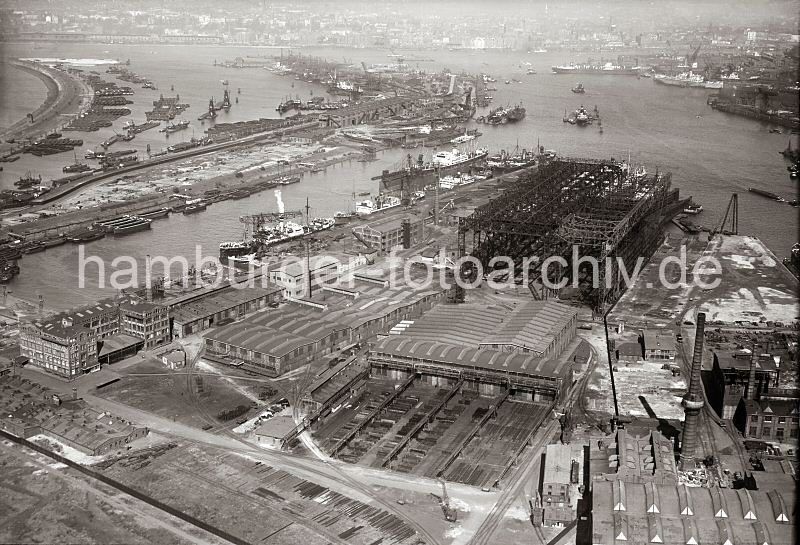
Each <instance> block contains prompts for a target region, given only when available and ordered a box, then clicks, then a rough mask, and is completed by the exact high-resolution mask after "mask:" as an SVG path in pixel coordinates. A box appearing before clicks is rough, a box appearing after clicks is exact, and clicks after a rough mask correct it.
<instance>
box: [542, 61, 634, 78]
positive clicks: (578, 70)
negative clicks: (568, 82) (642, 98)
mask: <svg viewBox="0 0 800 545" xmlns="http://www.w3.org/2000/svg"><path fill="white" fill-rule="evenodd" d="M550 69H551V70H552V71H553V73H554V74H599V75H607V76H636V75H638V74H639V69H638V68H636V67H627V66H619V65H616V64H614V63H613V62H606V63H604V64H572V63H570V64H564V65H558V66H552V67H551V68H550Z"/></svg>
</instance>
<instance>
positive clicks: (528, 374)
mask: <svg viewBox="0 0 800 545" xmlns="http://www.w3.org/2000/svg"><path fill="white" fill-rule="evenodd" d="M577 320H578V318H577V312H576V311H575V310H574V309H572V308H570V307H568V306H566V305H564V304H561V303H557V302H554V301H527V302H525V303H520V304H518V305H517V306H516V307H507V306H502V307H501V306H488V307H487V306H485V305H477V304H461V305H438V306H436V307H435V308H433V309H432V310H431V311H429V312H428V313H426V314H425V315H423V316H422V317H421V318H419V319H417V320H413V321H412V320H406V321H404V322H401V323H400V324H398V325H397V326H395V327H394V328H393V329H392V330H391V331H390V332H389V335H388V337H386V338H385V339H383V340H380V341H378V342H377V343H375V345H374V346H373V347H372V348H371V350H370V354H369V362H370V366H371V372H372V374H373V375H384V376H388V377H391V378H393V379H403V378H405V377H408V376H410V375H411V374H412V373H413V374H418V375H420V376H422V378H423V380H426V381H428V382H431V383H432V384H434V385H437V386H445V385H448V384H450V383H452V384H456V383H457V382H458V381H459V380H463V387H465V388H470V389H475V390H478V391H479V392H480V393H481V394H482V395H490V396H495V395H501V394H503V393H504V392H508V395H509V397H510V398H511V399H514V400H519V401H537V402H546V403H547V402H556V401H558V400H560V399H563V397H564V395H565V394H566V391H567V389H568V388H569V386H570V385H571V384H572V366H571V362H570V361H567V360H566V359H565V358H564V356H565V355H567V356H568V355H569V354H571V353H572V352H573V351H574V349H575V348H577V343H578V339H577V337H576V329H577Z"/></svg>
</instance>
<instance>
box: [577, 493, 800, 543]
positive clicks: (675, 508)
mask: <svg viewBox="0 0 800 545" xmlns="http://www.w3.org/2000/svg"><path fill="white" fill-rule="evenodd" d="M794 532H795V498H794V494H792V493H787V492H779V491H777V490H747V489H739V490H733V489H731V488H706V487H699V486H685V485H678V484H675V483H663V484H660V483H653V482H644V483H636V482H628V481H625V480H614V481H599V482H595V483H594V489H593V493H592V538H591V539H592V541H591V542H592V543H593V544H595V545H623V544H629V543H658V544H664V545H704V544H706V543H714V544H718V545H777V544H787V545H788V544H790V543H794Z"/></svg>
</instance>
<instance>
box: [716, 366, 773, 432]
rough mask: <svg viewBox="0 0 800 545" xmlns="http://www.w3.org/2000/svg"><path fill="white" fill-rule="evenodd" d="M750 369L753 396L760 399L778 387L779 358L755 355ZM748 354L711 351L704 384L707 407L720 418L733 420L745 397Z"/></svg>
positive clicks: (748, 369)
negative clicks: (709, 366)
mask: <svg viewBox="0 0 800 545" xmlns="http://www.w3.org/2000/svg"><path fill="white" fill-rule="evenodd" d="M757 358H758V359H757V361H756V365H755V366H754V369H753V372H754V376H753V378H754V381H755V382H754V396H755V398H758V397H760V396H761V395H763V394H766V393H768V392H769V391H770V390H771V389H773V388H775V387H777V386H778V380H779V378H780V363H781V358H780V356H772V355H770V354H758V355H757ZM751 359H752V355H751V353H750V351H746V352H745V351H736V352H734V351H721V350H720V351H715V352H714V362H713V366H712V369H711V380H709V381H707V387H706V388H707V395H708V399H709V403H711V406H712V407H714V409H715V410H716V411H717V414H719V415H720V416H721V417H722V418H725V419H730V418H733V415H734V413H735V412H736V409H737V407H738V406H739V401H740V400H741V399H742V398H743V397H745V396H746V395H747V390H748V383H749V380H750V362H751Z"/></svg>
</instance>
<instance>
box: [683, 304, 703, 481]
mask: <svg viewBox="0 0 800 545" xmlns="http://www.w3.org/2000/svg"><path fill="white" fill-rule="evenodd" d="M705 325H706V315H705V313H703V312H701V313H699V314H698V315H697V331H696V333H695V337H694V353H693V355H692V369H691V371H690V373H691V374H690V378H689V391H687V392H686V395H685V396H683V402H682V404H683V408H684V415H685V416H684V420H683V437H682V441H681V457H680V468H681V470H689V469H694V459H695V454H696V451H697V426H698V420H699V418H700V411H701V410H702V409H703V405H705V402H704V401H703V392H702V390H701V389H702V388H703V382H702V379H701V377H700V371H701V370H702V368H703V340H704V336H705Z"/></svg>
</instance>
